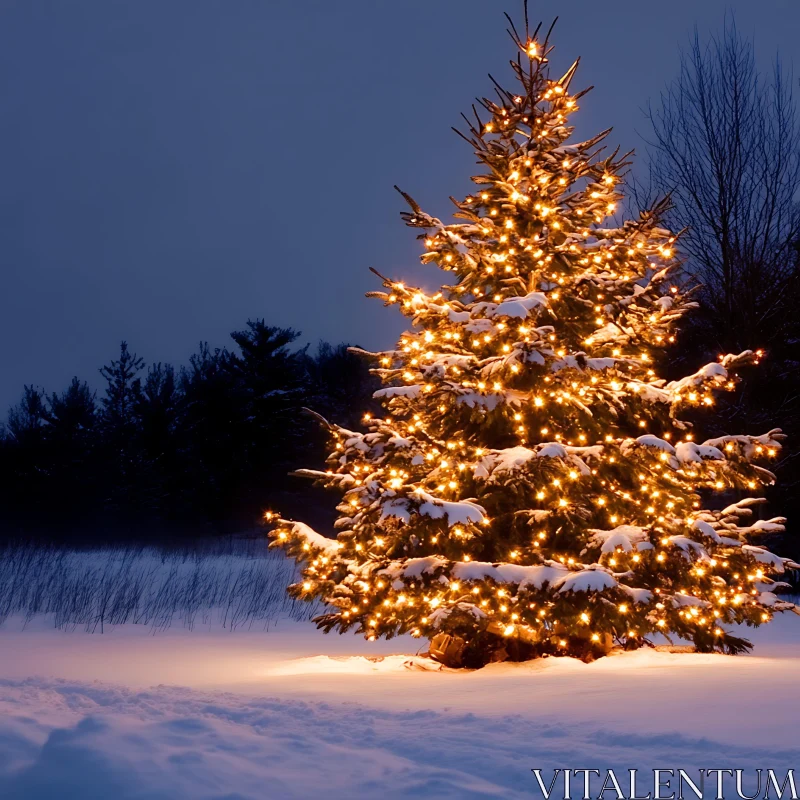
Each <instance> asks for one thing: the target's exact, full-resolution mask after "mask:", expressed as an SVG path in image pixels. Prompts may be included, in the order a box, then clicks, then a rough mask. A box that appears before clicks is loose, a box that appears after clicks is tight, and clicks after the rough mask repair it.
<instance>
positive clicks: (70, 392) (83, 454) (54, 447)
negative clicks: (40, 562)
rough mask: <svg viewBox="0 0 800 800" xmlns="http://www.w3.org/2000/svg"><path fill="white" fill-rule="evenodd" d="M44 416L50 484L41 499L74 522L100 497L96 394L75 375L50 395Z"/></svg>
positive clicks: (82, 516)
mask: <svg viewBox="0 0 800 800" xmlns="http://www.w3.org/2000/svg"><path fill="white" fill-rule="evenodd" d="M45 419H46V421H47V429H46V436H47V450H48V460H49V463H50V474H51V485H50V488H49V493H48V496H47V497H46V498H45V497H42V498H41V502H43V503H44V504H45V507H47V508H50V509H52V512H53V516H54V517H55V516H56V515H57V516H58V518H59V519H60V520H61V522H62V523H64V522H66V521H71V522H75V521H77V520H78V519H82V518H84V517H85V516H87V515H91V514H92V512H94V511H96V508H97V503H98V500H99V499H100V498H99V495H98V489H99V487H100V485H102V481H101V478H100V473H101V469H100V465H99V464H98V463H97V458H96V444H97V436H96V434H97V431H96V426H97V406H96V402H95V393H94V392H93V391H92V390H91V389H90V388H89V386H88V384H86V382H84V381H81V380H79V379H78V378H77V377H75V378H73V379H72V381H71V382H70V384H69V386H68V387H67V388H66V389H65V390H64V391H63V392H61V393H60V394H58V393H56V392H53V393H52V394H51V395H50V396H49V398H48V400H47V408H46V411H45Z"/></svg>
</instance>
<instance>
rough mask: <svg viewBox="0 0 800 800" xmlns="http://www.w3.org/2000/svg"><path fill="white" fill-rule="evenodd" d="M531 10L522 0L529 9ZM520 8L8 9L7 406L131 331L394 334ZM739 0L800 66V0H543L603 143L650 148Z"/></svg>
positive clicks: (229, 5)
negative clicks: (467, 119)
mask: <svg viewBox="0 0 800 800" xmlns="http://www.w3.org/2000/svg"><path fill="white" fill-rule="evenodd" d="M519 8H521V3H520V4H519ZM519 8H518V4H517V3H516V2H515V0H507V1H506V2H498V0H481V1H480V2H478V1H477V0H402V2H388V1H385V0H337V2H330V0H327V1H326V2H320V1H319V0H315V1H314V2H310V0H219V1H218V2H208V0H166V1H164V0H126V2H118V1H116V0H92V1H91V2H86V1H78V0H69V2H60V1H59V0H51V1H50V2H44V1H43V0H18V2H14V1H10V0H0V87H1V91H0V209H1V211H2V213H0V258H2V282H1V283H0V365H2V366H1V367H0V417H4V416H5V409H6V408H7V407H8V405H9V404H11V403H12V402H15V401H16V400H17V399H18V397H19V395H20V393H21V390H22V385H23V383H33V384H35V385H38V386H43V387H45V388H46V389H48V390H49V391H53V390H60V389H62V388H64V387H65V386H66V384H67V383H68V382H69V380H70V378H71V377H72V376H73V375H79V376H80V377H82V378H86V379H87V380H89V381H90V382H91V383H92V385H95V386H99V384H100V378H99V375H98V374H97V368H98V367H99V366H100V365H101V364H103V363H104V362H106V361H107V360H108V359H109V358H111V357H113V356H114V355H115V354H116V352H117V348H118V343H119V340H120V339H123V338H125V339H127V340H128V342H129V344H130V346H131V349H133V350H135V351H136V352H138V353H139V354H140V355H141V356H143V357H144V358H145V359H147V360H148V361H158V360H160V361H172V362H174V363H183V362H185V361H186V360H187V358H188V356H189V355H190V353H191V352H193V350H194V349H195V348H196V346H197V343H198V342H199V341H200V340H201V339H203V340H208V341H209V342H210V343H211V344H212V345H222V344H226V343H227V342H228V337H227V334H228V333H229V331H231V330H233V329H237V328H241V327H243V326H244V323H245V320H246V319H247V318H248V317H256V316H258V317H266V319H267V320H268V321H269V322H270V323H272V324H276V325H285V326H292V327H295V328H297V329H299V330H301V331H302V332H303V340H304V341H310V342H316V340H318V339H320V338H324V339H329V340H332V341H340V340H346V341H349V342H351V343H357V344H360V345H362V346H364V347H367V348H380V347H385V346H387V345H389V344H390V343H391V341H392V340H393V339H394V338H395V336H396V335H397V334H398V333H399V331H400V330H402V326H403V322H402V318H400V317H399V316H398V315H397V312H396V311H390V310H386V309H384V308H383V307H382V306H381V304H380V303H379V302H378V301H375V300H372V301H371V300H367V299H365V298H364V296H363V295H364V292H365V291H368V290H370V289H376V288H379V287H378V284H377V281H376V279H375V278H374V276H373V275H372V274H371V273H370V272H369V271H368V267H369V266H374V267H376V268H377V269H378V270H379V271H381V272H383V273H384V274H389V275H391V276H392V277H398V278H401V277H402V278H406V279H409V278H410V279H412V280H413V281H418V282H421V283H422V284H423V285H426V286H429V287H430V286H433V285H438V280H439V279H438V276H437V275H436V270H435V269H433V268H427V269H424V270H423V269H422V268H420V267H419V266H417V255H418V253H419V248H418V243H417V242H416V241H415V239H414V232H413V231H411V230H410V229H407V228H405V227H404V226H403V225H402V223H401V222H400V220H399V218H398V212H399V211H400V210H402V209H403V203H402V201H401V198H400V197H399V196H398V195H397V194H396V193H395V192H394V190H393V189H392V186H393V184H395V183H397V184H399V185H400V186H401V187H402V188H403V189H405V190H406V191H407V192H409V193H410V194H412V195H413V196H414V197H415V198H416V199H417V200H419V201H420V202H421V204H422V205H423V206H424V207H425V208H426V209H427V210H428V211H430V212H432V213H434V214H438V215H445V214H448V213H449V202H448V201H447V197H448V195H450V194H459V193H464V192H465V191H467V189H468V186H469V183H468V177H469V175H470V174H472V172H473V166H474V157H473V156H472V154H471V153H470V152H469V149H468V147H467V145H466V144H464V143H463V142H462V141H461V140H460V139H459V138H457V137H456V136H455V134H453V133H452V132H451V131H450V126H451V125H457V124H458V122H459V112H461V111H462V110H467V109H468V108H469V105H470V103H471V102H472V99H473V96H474V95H475V94H488V92H489V91H490V83H489V81H488V79H487V78H486V73H487V72H490V71H491V72H492V73H493V74H494V75H495V76H496V77H502V78H503V79H505V78H506V77H507V76H508V74H509V70H508V67H507V61H508V58H509V57H511V56H512V55H513V47H512V44H511V42H510V40H509V39H508V37H507V35H506V33H505V20H504V19H503V16H502V11H503V10H509V11H510V12H512V13H513V14H516V13H517V11H518V10H519ZM726 9H727V10H733V11H734V12H735V16H736V20H737V23H738V25H739V28H740V29H741V30H742V32H744V33H745V34H747V35H748V36H753V37H754V38H755V42H756V49H757V54H758V57H759V59H760V61H761V62H762V64H763V65H765V66H769V65H768V62H769V59H770V58H772V57H773V56H774V54H775V51H776V49H777V50H779V51H780V53H781V54H782V57H783V59H784V60H785V61H786V62H790V61H792V60H793V61H794V62H795V63H800V45H799V44H798V40H797V31H798V30H800V2H798V0H761V2H758V3H754V2H752V0H736V2H718V1H717V0H673V2H670V3H654V2H643V1H642V0H635V1H634V0H607V2H602V3H601V2H586V1H585V0H574V1H572V2H564V0H561V2H556V0H548V1H547V2H533V0H532V1H531V12H532V16H534V17H536V18H537V19H538V18H543V19H545V20H547V21H549V20H550V19H552V17H553V16H554V15H556V14H559V15H560V20H559V23H558V25H557V28H556V35H555V39H554V41H555V44H556V47H557V50H556V53H555V55H554V63H555V64H556V65H557V66H559V67H561V66H563V67H566V66H568V65H569V63H570V62H571V60H572V59H573V58H574V57H576V56H579V55H580V56H581V57H582V68H581V70H580V71H579V74H578V77H577V78H576V82H575V83H574V84H573V86H574V87H579V88H582V87H583V86H585V85H589V84H594V85H595V86H596V87H597V89H596V90H595V91H594V92H592V93H591V94H590V95H589V96H588V97H586V98H584V100H583V101H582V110H581V112H579V114H578V115H577V117H576V118H575V119H576V121H577V122H578V124H579V133H583V134H587V135H588V134H590V133H594V132H597V131H599V130H601V129H602V128H605V127H609V126H614V129H615V130H614V133H613V134H612V141H613V142H614V143H615V144H620V145H622V146H623V147H624V148H626V149H627V148H631V147H636V148H638V149H639V150H640V151H641V150H642V140H641V138H640V134H646V133H647V123H646V121H645V120H644V117H643V113H642V109H643V107H644V106H645V105H646V103H647V100H648V98H650V97H654V96H656V95H657V93H658V91H659V89H660V88H661V87H662V86H663V85H664V83H665V82H666V81H667V80H669V79H671V78H672V77H673V76H674V75H675V72H676V69H677V65H678V49H679V46H680V45H681V44H685V43H686V41H687V37H688V35H689V34H690V33H691V30H692V28H693V26H694V25H695V24H697V25H698V26H699V28H700V31H701V33H702V32H707V31H709V30H715V31H716V30H719V29H720V27H721V26H722V23H723V19H724V15H725V12H726Z"/></svg>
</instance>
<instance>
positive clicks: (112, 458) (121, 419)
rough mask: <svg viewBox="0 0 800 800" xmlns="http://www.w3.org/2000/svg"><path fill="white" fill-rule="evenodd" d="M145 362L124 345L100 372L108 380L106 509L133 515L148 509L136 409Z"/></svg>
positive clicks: (104, 406)
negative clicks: (143, 486)
mask: <svg viewBox="0 0 800 800" xmlns="http://www.w3.org/2000/svg"><path fill="white" fill-rule="evenodd" d="M143 368H144V359H143V358H140V357H139V356H137V355H136V354H134V353H131V352H130V351H129V350H128V344H127V342H121V344H120V351H119V358H118V359H116V360H112V361H111V362H110V363H109V364H106V365H105V366H104V367H101V368H100V374H101V375H102V376H103V377H104V378H105V380H106V391H105V395H104V396H103V397H102V398H101V401H100V404H101V407H102V408H101V412H100V429H101V432H102V434H103V451H104V459H105V462H106V465H107V471H106V475H105V479H106V485H107V486H108V487H109V488H108V492H107V500H106V503H107V506H109V507H110V508H113V509H116V510H117V511H123V512H124V513H126V514H130V513H131V512H134V511H135V510H139V509H141V508H142V507H146V506H148V505H149V497H148V496H145V495H143V494H142V493H141V492H140V489H141V485H140V478H141V476H142V471H143V463H142V461H143V459H142V449H141V442H140V439H139V436H138V425H137V418H136V407H137V404H138V402H139V400H140V398H141V394H142V381H141V378H139V377H138V375H139V372H141V370H142V369H143Z"/></svg>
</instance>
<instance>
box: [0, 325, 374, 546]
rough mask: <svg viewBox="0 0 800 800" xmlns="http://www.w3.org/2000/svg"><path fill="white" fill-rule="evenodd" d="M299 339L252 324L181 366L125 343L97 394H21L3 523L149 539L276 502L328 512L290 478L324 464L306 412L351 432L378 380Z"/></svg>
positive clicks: (0, 502)
mask: <svg viewBox="0 0 800 800" xmlns="http://www.w3.org/2000/svg"><path fill="white" fill-rule="evenodd" d="M298 337H299V333H298V332H296V331H294V330H291V329H288V328H277V327H271V326H269V325H267V324H266V323H265V321H264V320H261V319H258V320H250V321H248V323H247V326H246V328H245V329H244V330H241V331H234V332H233V333H232V334H231V338H232V340H233V346H232V347H231V348H226V347H225V348H215V349H211V348H210V347H209V345H208V344H207V343H202V344H201V345H200V347H199V349H198V351H197V352H196V353H195V354H194V355H193V356H192V357H191V358H190V359H189V363H188V365H187V366H184V367H181V368H180V369H175V368H174V367H173V366H172V365H170V364H163V363H152V364H149V365H146V364H145V362H144V360H143V359H142V358H140V357H139V356H137V355H136V354H135V353H133V352H131V350H130V349H129V347H128V345H127V343H126V342H122V344H121V346H120V350H119V355H118V357H117V358H115V359H112V360H111V361H110V362H109V363H108V364H106V365H105V366H103V367H102V368H101V369H100V375H101V376H102V379H103V381H104V383H105V386H104V388H103V389H101V390H100V391H99V392H97V391H95V390H93V389H92V388H90V386H89V384H88V383H87V382H86V381H83V380H80V379H79V378H77V377H76V378H73V380H72V382H71V383H70V384H69V386H67V387H66V389H64V390H63V391H61V392H52V393H47V392H45V391H44V390H42V389H39V388H37V387H35V386H25V387H24V390H23V394H22V398H21V400H20V402H19V403H18V404H17V405H15V406H14V407H12V408H11V409H10V410H9V412H8V418H7V422H6V424H5V426H4V427H3V429H2V436H0V520H2V522H3V526H4V528H5V529H6V530H7V531H8V530H10V531H17V532H19V531H25V532H40V533H45V534H50V535H52V536H56V537H59V536H70V537H75V536H77V537H83V536H86V537H88V538H89V539H91V538H94V537H96V536H102V537H103V538H113V537H114V536H124V537H127V536H135V537H136V538H142V537H145V538H146V537H147V536H148V535H152V536H154V537H155V536H164V535H165V534H180V533H182V532H186V533H192V534H197V533H198V532H202V531H204V530H214V531H225V530H242V529H244V528H249V527H252V526H254V525H255V524H257V523H258V521H259V520H260V518H261V517H262V515H263V512H264V510H266V509H269V508H273V507H274V508H279V509H280V510H281V511H283V512H285V513H287V514H288V513H290V512H292V511H293V510H294V508H295V507H296V506H298V505H300V504H302V506H303V513H304V514H305V515H306V516H308V512H309V510H310V511H311V515H312V517H313V516H315V510H316V509H315V508H314V506H315V504H316V505H318V506H319V510H316V513H317V514H318V515H324V512H323V510H322V509H323V508H324V507H325V505H326V504H325V503H324V502H318V503H316V502H315V501H316V500H317V499H318V498H317V496H316V495H314V494H313V492H312V493H311V494H309V489H310V487H309V486H308V485H306V483H305V482H301V481H299V480H298V479H296V478H292V477H290V476H289V474H288V473H289V472H291V471H292V470H293V469H296V468H298V467H300V466H308V465H309V464H310V463H311V464H314V463H316V464H322V461H323V458H324V447H325V438H324V434H323V432H322V430H321V429H320V426H319V423H318V421H316V420H315V419H313V418H312V417H311V416H310V415H308V414H306V413H304V412H303V409H304V408H308V407H310V408H313V409H314V410H315V411H316V412H318V413H320V414H322V415H324V416H330V417H332V418H335V419H336V420H337V421H341V422H342V423H343V424H345V425H353V426H355V425H357V424H358V420H359V418H360V416H361V415H363V414H364V412H365V411H366V410H368V409H369V408H371V407H372V404H373V401H372V392H373V391H374V390H375V388H376V387H375V380H374V378H373V377H372V376H371V375H370V373H369V370H368V367H367V365H366V363H365V362H364V360H363V359H361V358H359V357H357V356H355V355H353V354H352V353H350V352H349V351H348V349H347V346H346V345H336V346H333V345H331V344H328V343H321V344H319V346H318V347H317V348H316V350H315V351H313V352H310V351H309V348H308V347H298V346H297V339H298ZM309 500H310V505H311V506H312V508H311V509H309V508H308V506H309ZM297 510H299V509H297Z"/></svg>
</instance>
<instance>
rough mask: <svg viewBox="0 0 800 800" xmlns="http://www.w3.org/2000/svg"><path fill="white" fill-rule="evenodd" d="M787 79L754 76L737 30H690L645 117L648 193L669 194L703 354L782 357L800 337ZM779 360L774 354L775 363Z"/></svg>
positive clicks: (796, 157)
mask: <svg viewBox="0 0 800 800" xmlns="http://www.w3.org/2000/svg"><path fill="white" fill-rule="evenodd" d="M791 83H792V78H791V74H788V75H787V73H786V72H785V71H784V69H783V67H782V65H781V62H780V60H779V59H777V58H776V60H775V64H774V67H773V70H772V73H771V75H770V76H766V77H765V76H764V75H763V74H762V73H760V72H759V70H758V68H757V66H756V62H755V57H754V52H753V45H752V42H751V41H749V40H746V39H744V38H742V37H741V36H740V34H739V32H738V31H737V29H736V25H735V23H734V22H733V20H729V21H727V22H726V25H725V27H724V29H723V31H722V33H721V34H720V35H719V36H717V37H712V38H711V39H710V40H709V41H708V42H707V43H703V42H701V40H700V37H699V36H698V34H697V31H695V34H694V36H693V38H692V40H691V41H690V44H689V47H688V48H687V49H686V50H685V51H683V53H682V54H681V67H680V73H679V75H678V77H677V78H676V79H675V80H674V81H673V82H672V83H671V84H669V85H668V86H667V87H666V88H665V90H664V91H663V92H662V93H661V95H660V98H659V100H658V101H657V102H655V103H651V104H650V105H649V107H648V117H649V119H650V122H651V123H652V129H653V136H652V139H651V140H650V141H649V142H648V145H649V148H648V155H649V162H650V163H649V166H650V187H649V188H650V190H651V191H653V192H656V193H664V194H666V193H669V194H671V195H672V200H673V204H674V208H673V210H672V212H671V214H672V224H673V226H675V227H678V228H686V229H687V230H686V233H685V235H684V237H683V239H682V247H683V250H684V252H685V253H686V255H687V264H686V269H687V271H688V272H689V273H690V274H692V275H694V276H695V277H696V278H697V280H698V281H699V282H700V283H701V284H702V288H701V289H700V293H701V299H702V309H703V310H702V312H701V316H700V318H699V320H698V324H700V325H701V326H702V328H703V329H704V335H705V336H706V337H707V338H706V342H707V344H708V345H709V346H710V347H715V346H718V347H728V348H735V347H740V348H744V347H757V346H758V347H766V348H768V349H773V350H774V349H775V348H778V349H781V350H783V348H784V345H785V344H786V343H787V342H790V341H792V340H794V341H795V343H796V341H797V334H798V331H800V314H798V311H799V310H800V309H799V308H798V305H797V303H798V300H800V258H799V257H798V255H799V254H798V249H797V245H798V242H800V206H798V190H799V189H800V126H798V119H797V110H796V105H795V101H794V97H793V93H792V86H791ZM775 355H776V356H777V355H778V353H775Z"/></svg>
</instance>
